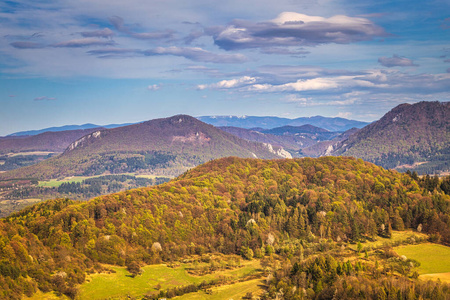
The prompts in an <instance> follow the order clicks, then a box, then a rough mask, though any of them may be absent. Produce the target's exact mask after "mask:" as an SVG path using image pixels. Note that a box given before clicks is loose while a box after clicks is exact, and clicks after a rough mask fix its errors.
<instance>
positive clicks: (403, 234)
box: [349, 230, 428, 251]
mask: <svg viewBox="0 0 450 300" xmlns="http://www.w3.org/2000/svg"><path fill="white" fill-rule="evenodd" d="M411 238H414V239H415V240H416V241H417V240H419V239H425V240H426V239H427V238H428V236H427V235H426V234H424V233H420V232H417V231H412V230H405V231H392V237H391V238H390V239H389V238H384V237H380V236H377V237H376V240H375V241H372V242H370V241H368V242H365V243H361V244H362V246H363V249H365V248H379V247H382V246H384V245H390V246H392V245H395V244H396V243H397V245H398V243H402V242H404V241H409V240H411ZM349 247H350V248H351V249H352V250H355V251H356V250H357V244H352V245H349Z"/></svg>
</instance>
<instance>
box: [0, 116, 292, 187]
mask: <svg viewBox="0 0 450 300" xmlns="http://www.w3.org/2000/svg"><path fill="white" fill-rule="evenodd" d="M283 155H288V156H289V154H288V153H287V152H285V151H283V150H282V149H280V148H275V149H274V148H273V147H272V146H271V145H264V144H260V143H253V142H248V141H245V140H242V139H239V138H238V137H236V136H234V135H231V134H229V133H226V132H223V131H221V130H219V129H217V128H215V127H214V126H211V125H208V124H205V123H203V122H201V121H199V120H197V119H195V118H193V117H190V116H186V115H179V116H174V117H171V118H166V119H156V120H151V121H147V122H143V123H139V124H134V125H129V126H124V127H118V128H113V129H105V130H99V131H95V132H93V133H92V134H89V135H86V136H84V137H82V138H81V139H79V140H77V141H75V142H73V143H72V144H70V145H69V147H68V148H67V149H66V151H65V152H64V153H63V154H62V155H60V156H58V157H55V158H51V159H49V160H46V161H43V162H41V163H39V164H37V165H33V166H29V167H25V168H21V169H17V170H13V171H9V172H6V173H3V174H0V178H3V179H6V178H8V179H9V178H18V177H19V178H24V177H27V178H29V177H36V178H45V179H47V178H55V177H58V176H73V175H99V174H103V173H105V172H106V173H127V172H136V171H142V170H146V171H148V172H150V171H151V172H159V173H160V174H161V173H162V174H165V175H178V174H180V173H181V172H183V171H185V170H186V169H187V168H190V167H193V166H196V165H199V164H201V163H204V162H206V161H209V160H211V159H215V158H219V157H224V156H238V157H258V158H280V157H282V156H283Z"/></svg>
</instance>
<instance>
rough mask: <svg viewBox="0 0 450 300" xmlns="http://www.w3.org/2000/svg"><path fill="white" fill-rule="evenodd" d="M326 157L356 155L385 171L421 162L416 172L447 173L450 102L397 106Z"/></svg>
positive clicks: (449, 141) (449, 142)
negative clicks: (385, 169) (381, 167)
mask: <svg viewBox="0 0 450 300" xmlns="http://www.w3.org/2000/svg"><path fill="white" fill-rule="evenodd" d="M329 154H330V155H346V156H356V157H360V158H363V159H365V160H367V161H370V162H374V163H375V164H378V165H381V166H383V167H385V168H397V167H399V166H401V165H405V164H406V165H414V164H417V163H421V166H420V168H418V169H419V170H420V169H422V170H428V172H433V171H434V170H439V171H445V170H448V169H449V168H450V102H438V101H435V102H426V101H422V102H418V103H415V104H407V103H405V104H400V105H398V106H397V107H395V108H393V109H392V110H391V111H389V112H387V113H386V114H385V115H384V116H383V117H382V118H381V119H380V120H378V121H376V122H373V123H371V124H370V125H368V126H366V127H364V128H362V129H361V130H359V131H358V132H356V133H355V134H353V135H350V136H349V137H348V139H346V140H344V141H342V142H340V143H338V144H336V145H335V147H334V149H333V151H331V152H330V153H329Z"/></svg>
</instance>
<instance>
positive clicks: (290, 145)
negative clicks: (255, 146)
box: [219, 126, 316, 153]
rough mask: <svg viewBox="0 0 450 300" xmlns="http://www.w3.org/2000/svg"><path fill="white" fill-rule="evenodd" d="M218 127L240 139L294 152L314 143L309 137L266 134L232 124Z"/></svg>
mask: <svg viewBox="0 0 450 300" xmlns="http://www.w3.org/2000/svg"><path fill="white" fill-rule="evenodd" d="M219 128H220V129H221V130H223V131H226V132H228V133H231V134H233V135H235V136H237V137H239V138H241V139H244V140H247V141H252V142H258V143H267V144H272V145H276V146H281V147H283V148H284V149H286V150H293V151H289V152H290V153H295V152H296V151H298V150H299V149H301V148H303V147H307V146H309V145H312V144H314V143H316V141H314V140H311V139H310V138H305V137H300V136H294V135H285V136H279V135H273V134H268V133H262V132H260V131H257V130H252V129H245V128H239V127H232V126H225V127H219Z"/></svg>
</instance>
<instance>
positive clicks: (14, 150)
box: [0, 127, 102, 171]
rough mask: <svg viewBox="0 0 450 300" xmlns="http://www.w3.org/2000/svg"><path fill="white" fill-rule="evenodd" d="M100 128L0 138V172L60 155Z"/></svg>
mask: <svg viewBox="0 0 450 300" xmlns="http://www.w3.org/2000/svg"><path fill="white" fill-rule="evenodd" d="M99 129H102V128H98V127H97V128H91V129H79V130H66V131H59V132H44V133H41V134H37V135H31V136H8V137H2V138H0V171H7V170H13V169H17V168H20V167H24V166H29V165H33V164H35V163H38V162H40V161H42V160H44V159H47V158H49V157H51V156H54V155H57V154H60V153H62V152H63V151H64V150H65V149H66V148H67V146H69V145H70V143H72V142H73V141H76V140H77V139H79V138H81V137H82V136H85V135H86V134H89V133H92V132H94V131H96V130H99Z"/></svg>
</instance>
